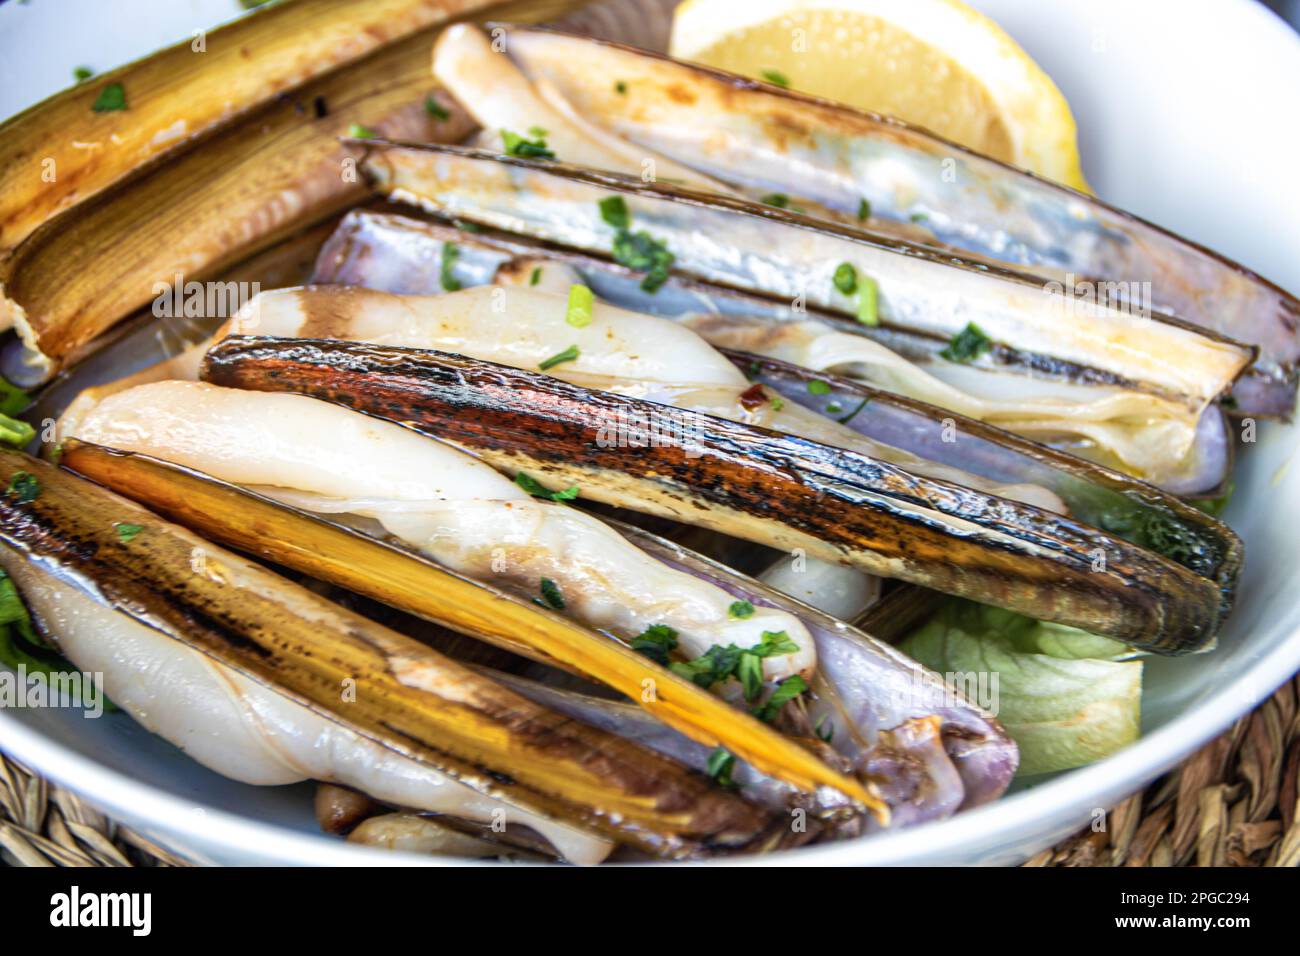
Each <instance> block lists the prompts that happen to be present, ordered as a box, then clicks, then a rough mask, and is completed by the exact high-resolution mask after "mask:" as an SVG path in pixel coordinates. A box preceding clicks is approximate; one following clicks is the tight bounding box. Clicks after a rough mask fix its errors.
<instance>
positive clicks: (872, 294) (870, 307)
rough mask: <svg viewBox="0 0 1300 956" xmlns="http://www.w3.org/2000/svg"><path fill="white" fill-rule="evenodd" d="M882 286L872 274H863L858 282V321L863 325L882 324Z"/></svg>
mask: <svg viewBox="0 0 1300 956" xmlns="http://www.w3.org/2000/svg"><path fill="white" fill-rule="evenodd" d="M879 305H880V288H879V286H877V285H876V280H875V279H873V278H871V276H863V277H862V279H861V281H860V282H859V283H858V321H859V322H861V323H862V324H863V325H879V324H880V314H879Z"/></svg>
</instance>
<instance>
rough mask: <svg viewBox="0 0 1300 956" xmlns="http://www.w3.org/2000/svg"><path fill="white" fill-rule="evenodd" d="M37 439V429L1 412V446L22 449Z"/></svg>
mask: <svg viewBox="0 0 1300 956" xmlns="http://www.w3.org/2000/svg"><path fill="white" fill-rule="evenodd" d="M35 437H36V429H35V428H33V427H32V426H31V425H29V424H28V423H27V422H25V421H23V420H22V419H21V418H10V417H9V416H8V415H5V414H4V413H2V412H0V445H12V446H13V447H14V448H22V447H24V446H25V445H26V444H27V443H28V442H30V441H31V440H32V439H33V438H35Z"/></svg>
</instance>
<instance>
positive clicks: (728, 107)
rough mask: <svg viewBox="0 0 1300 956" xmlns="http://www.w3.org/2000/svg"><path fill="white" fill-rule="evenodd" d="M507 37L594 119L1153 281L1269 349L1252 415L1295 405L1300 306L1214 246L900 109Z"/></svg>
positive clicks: (934, 227) (943, 227)
mask: <svg viewBox="0 0 1300 956" xmlns="http://www.w3.org/2000/svg"><path fill="white" fill-rule="evenodd" d="M507 41H508V47H507V48H508V50H509V52H510V55H511V57H512V58H513V59H514V60H515V61H516V62H517V63H519V64H520V65H521V66H522V67H523V68H524V70H525V72H526V73H527V74H528V75H529V76H530V77H532V78H533V79H534V80H544V81H545V82H547V83H548V84H550V85H551V86H552V87H553V88H555V89H556V90H557V91H558V92H559V94H560V95H562V96H563V97H564V99H565V100H566V101H567V102H568V103H569V105H570V106H572V107H573V108H574V109H575V110H577V111H578V112H580V113H581V115H583V116H584V117H585V118H587V119H588V120H589V121H591V122H593V123H596V124H598V125H600V126H602V127H604V128H606V129H608V130H610V131H611V132H613V133H616V134H618V135H620V136H623V137H625V138H626V139H628V140H629V141H631V142H633V143H636V144H638V145H641V146H644V147H647V148H649V149H653V150H657V151H660V152H663V153H666V154H668V155H671V156H673V157H674V158H675V159H677V160H678V161H679V162H682V163H684V164H685V165H687V166H691V167H693V168H694V169H696V170H697V171H699V172H701V173H704V174H707V175H712V176H716V177H718V178H720V179H722V180H724V181H728V182H732V183H741V184H745V185H748V186H751V187H753V188H754V189H758V190H762V191H764V192H781V193H787V194H789V195H791V196H793V197H803V198H807V199H809V200H812V201H813V203H819V204H822V205H824V206H826V207H829V208H831V209H835V210H838V211H839V212H841V213H846V214H848V215H850V216H853V215H855V214H856V213H857V212H858V211H859V209H860V206H861V203H862V202H863V201H864V200H865V201H867V202H868V203H869V204H870V211H871V214H872V216H873V217H881V218H884V219H887V220H892V221H894V222H898V223H908V222H914V221H917V220H919V221H921V222H922V223H923V224H924V226H925V227H926V228H927V229H929V230H930V231H931V232H933V234H934V235H935V236H936V237H938V238H939V239H940V240H942V241H943V242H945V243H948V244H950V245H951V246H953V247H955V248H957V249H963V250H967V251H969V252H971V253H975V254H978V255H982V256H989V257H991V258H994V259H999V260H1003V261H1006V262H1010V263H1014V264H1018V265H1023V266H1026V267H1028V268H1030V269H1031V270H1034V269H1043V270H1046V271H1048V272H1049V273H1050V274H1059V273H1072V274H1073V278H1074V280H1075V281H1076V282H1078V283H1086V284H1088V285H1090V286H1091V287H1093V288H1094V289H1096V290H1097V294H1099V295H1100V294H1103V293H1104V294H1106V295H1117V296H1119V297H1121V298H1129V299H1136V300H1140V298H1141V292H1140V287H1141V286H1142V285H1144V284H1145V285H1146V286H1148V287H1149V289H1150V291H1149V293H1147V295H1149V296H1150V299H1151V300H1153V301H1150V302H1148V303H1147V304H1148V305H1151V306H1153V307H1154V308H1155V309H1157V310H1159V311H1162V312H1168V313H1170V314H1173V315H1177V316H1179V317H1181V318H1184V319H1186V320H1188V321H1190V322H1193V323H1196V324H1197V325H1200V326H1203V327H1205V328H1207V329H1213V330H1215V331H1217V332H1220V333H1222V334H1224V335H1228V336H1231V337H1232V338H1235V339H1239V340H1241V341H1243V342H1248V343H1253V344H1256V345H1258V346H1259V347H1260V357H1259V361H1258V363H1257V364H1256V366H1255V368H1254V369H1253V370H1252V374H1251V375H1250V376H1248V377H1247V378H1246V379H1244V380H1243V381H1242V382H1241V383H1240V384H1239V387H1238V389H1237V390H1236V391H1235V392H1234V394H1235V395H1236V396H1237V398H1238V403H1239V405H1240V407H1241V408H1242V409H1243V411H1245V412H1248V413H1253V414H1266V413H1271V414H1280V415H1285V416H1289V415H1290V414H1291V411H1292V409H1293V407H1294V405H1295V365H1296V361H1297V359H1300V334H1298V333H1297V328H1300V302H1297V300H1296V299H1295V297H1294V296H1292V295H1289V294H1287V293H1286V292H1284V291H1283V290H1282V289H1279V288H1278V287H1277V286H1275V285H1273V284H1272V283H1270V282H1268V281H1266V280H1264V279H1262V278H1260V277H1259V276H1257V275H1255V274H1254V273H1252V272H1250V271H1249V270H1247V269H1245V268H1243V267H1242V266H1240V265H1238V264H1237V263H1235V262H1231V261H1229V260H1227V259H1225V258H1224V257H1222V256H1219V255H1217V254H1216V253H1214V252H1212V251H1210V250H1208V249H1204V248H1202V247H1200V246H1198V245H1195V244H1194V243H1191V242H1188V241H1187V240H1185V239H1182V238H1180V237H1178V236H1176V235H1173V234H1172V233H1170V232H1168V231H1166V230H1164V229H1161V228H1160V227H1158V226H1155V225H1152V224H1151V223H1149V222H1145V221H1144V220H1142V219H1139V218H1137V217H1135V216H1132V215H1130V214H1128V213H1125V212H1123V211H1121V210H1119V209H1116V208H1114V207H1112V206H1109V205H1107V204H1106V203H1104V202H1101V201H1100V200H1097V199H1095V198H1093V197H1091V196H1085V195H1083V194H1081V193H1078V192H1075V191H1074V190H1071V189H1067V188H1065V187H1062V186H1058V185H1056V184H1054V183H1050V182H1047V181H1045V180H1043V179H1039V178H1038V177H1036V176H1034V175H1032V174H1030V173H1027V172H1024V171H1023V170H1019V169H1016V168H1014V167H1011V166H1008V165H1006V164H1004V163H1000V162H998V161H997V160H993V159H989V158H987V157H984V156H980V155H978V154H976V153H972V152H971V151H969V150H967V149H965V148H963V147H960V146H957V145H956V144H954V143H950V142H947V141H945V140H942V139H939V138H937V137H935V136H933V135H932V134H930V133H927V132H926V131H924V130H920V129H917V128H916V127H913V126H909V125H908V124H906V123H902V122H899V121H898V120H894V119H889V118H885V117H882V116H879V115H876V114H873V113H868V112H864V111H861V110H856V109H853V108H851V107H847V106H843V105H841V104H838V103H831V102H828V101H826V100H821V99H817V98H814V97H810V96H807V95H804V94H800V93H796V92H793V91H790V90H782V89H778V88H776V87H773V86H771V85H770V84H759V83H754V82H752V81H750V80H747V79H745V78H743V77H739V76H735V75H733V74H729V73H724V72H722V71H719V70H713V69H709V68H706V67H702V66H699V65H697V64H691V63H682V62H678V61H674V60H670V59H667V58H665V57H663V56H660V55H658V54H654V53H649V52H646V51H644V50H636V49H633V48H631V47H625V46H620V45H618V44H613V43H607V42H603V41H600V40H593V39H588V38H585V37H575V36H566V35H562V34H556V33H552V32H548V31H543V30H536V29H519V30H511V31H510V32H509V33H508V34H507ZM610 77H616V78H617V81H618V83H617V85H618V88H617V89H615V83H614V82H611V81H610ZM561 158H562V157H561ZM867 228H871V226H870V225H868V227H867ZM1134 290H1139V291H1138V292H1137V294H1136V295H1134V294H1133V293H1134Z"/></svg>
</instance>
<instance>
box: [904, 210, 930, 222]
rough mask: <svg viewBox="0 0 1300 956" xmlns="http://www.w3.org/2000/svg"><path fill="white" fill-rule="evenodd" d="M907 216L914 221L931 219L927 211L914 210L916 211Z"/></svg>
mask: <svg viewBox="0 0 1300 956" xmlns="http://www.w3.org/2000/svg"><path fill="white" fill-rule="evenodd" d="M907 218H908V219H910V220H912V222H925V221H926V220H927V219H929V218H930V217H929V216H928V215H927V214H926V213H923V212H914V213H912V214H911V215H910V216H908V217H907Z"/></svg>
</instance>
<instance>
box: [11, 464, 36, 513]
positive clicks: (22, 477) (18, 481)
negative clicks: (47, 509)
mask: <svg viewBox="0 0 1300 956" xmlns="http://www.w3.org/2000/svg"><path fill="white" fill-rule="evenodd" d="M5 494H7V495H9V496H11V497H13V498H16V499H17V500H18V503H19V504H20V505H25V504H29V503H31V502H33V501H35V500H36V499H37V498H39V497H40V494H41V483H40V482H39V481H37V480H36V476H35V475H33V474H32V473H31V472H27V471H15V472H14V473H13V477H12V478H10V479H9V486H8V487H7V488H5Z"/></svg>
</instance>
